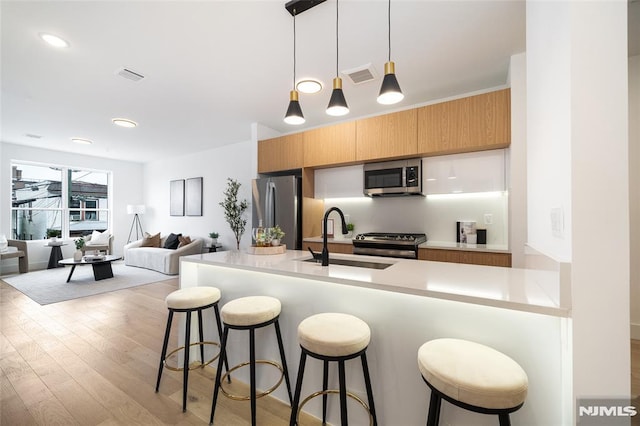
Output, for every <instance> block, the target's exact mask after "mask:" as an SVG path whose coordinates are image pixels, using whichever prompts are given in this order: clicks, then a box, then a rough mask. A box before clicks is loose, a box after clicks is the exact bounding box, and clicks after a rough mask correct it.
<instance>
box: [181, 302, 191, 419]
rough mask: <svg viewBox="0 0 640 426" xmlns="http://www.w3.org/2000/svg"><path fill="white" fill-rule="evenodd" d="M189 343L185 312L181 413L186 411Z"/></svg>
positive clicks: (189, 322) (188, 314) (189, 327)
mask: <svg viewBox="0 0 640 426" xmlns="http://www.w3.org/2000/svg"><path fill="white" fill-rule="evenodd" d="M190 343H191V311H187V326H186V330H185V331H184V369H183V372H182V377H183V385H182V412H183V413H184V412H185V411H187V385H188V384H189V352H191V351H190V350H189V344H190Z"/></svg>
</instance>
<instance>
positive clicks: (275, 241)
mask: <svg viewBox="0 0 640 426" xmlns="http://www.w3.org/2000/svg"><path fill="white" fill-rule="evenodd" d="M270 233H271V245H272V246H279V245H280V240H281V239H282V238H283V237H284V236H285V233H284V231H283V230H282V229H281V228H280V226H278V225H276V226H274V227H273V228H271V230H270Z"/></svg>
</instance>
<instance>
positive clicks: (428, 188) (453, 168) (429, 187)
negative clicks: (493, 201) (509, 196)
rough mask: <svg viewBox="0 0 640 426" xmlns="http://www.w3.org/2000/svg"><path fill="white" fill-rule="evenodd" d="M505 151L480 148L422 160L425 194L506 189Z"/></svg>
mask: <svg viewBox="0 0 640 426" xmlns="http://www.w3.org/2000/svg"><path fill="white" fill-rule="evenodd" d="M505 156H506V151H505V150H504V149H498V150H492V151H478V152H470V153H466V154H452V155H442V156H437V157H427V158H423V159H422V179H423V187H424V191H425V194H427V195H429V194H458V193H472V192H493V191H504V190H506V159H505Z"/></svg>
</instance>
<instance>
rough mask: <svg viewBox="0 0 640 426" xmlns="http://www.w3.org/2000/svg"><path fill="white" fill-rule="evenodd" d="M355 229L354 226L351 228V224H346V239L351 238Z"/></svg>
mask: <svg viewBox="0 0 640 426" xmlns="http://www.w3.org/2000/svg"><path fill="white" fill-rule="evenodd" d="M354 228H355V226H353V223H347V231H348V232H347V235H346V237H347V238H351V237H352V236H353V229H354Z"/></svg>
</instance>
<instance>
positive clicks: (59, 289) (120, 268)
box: [2, 260, 177, 305]
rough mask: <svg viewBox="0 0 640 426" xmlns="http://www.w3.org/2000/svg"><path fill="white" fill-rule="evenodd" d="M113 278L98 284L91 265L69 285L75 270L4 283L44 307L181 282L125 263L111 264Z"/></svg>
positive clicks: (18, 277)
mask: <svg viewBox="0 0 640 426" xmlns="http://www.w3.org/2000/svg"><path fill="white" fill-rule="evenodd" d="M111 266H112V268H113V278H107V279H104V280H100V281H95V280H94V278H93V268H92V267H91V266H90V265H85V266H78V267H76V270H75V271H74V272H73V276H72V277H71V281H69V282H67V277H68V276H69V271H71V267H68V266H67V267H64V268H55V269H46V270H43V271H34V272H29V273H26V274H19V275H14V276H10V277H6V278H3V279H2V280H3V281H4V282H6V283H7V284H9V285H11V286H12V287H14V288H16V289H17V290H19V291H21V292H22V293H23V294H25V295H26V296H28V297H29V298H30V299H32V300H34V301H36V302H38V303H39V304H41V305H48V304H50V303H57V302H62V301H64V300H71V299H77V298H79V297H86V296H93V295H95V294H100V293H107V292H110V291H114V290H121V289H123V288H130V287H136V286H139V285H143V284H149V283H153V282H158V281H165V280H170V279H172V278H177V275H165V274H161V273H160V272H155V271H150V270H148V269H143V268H136V267H133V266H126V265H125V264H124V261H122V260H121V261H117V262H113V263H112V264H111Z"/></svg>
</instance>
